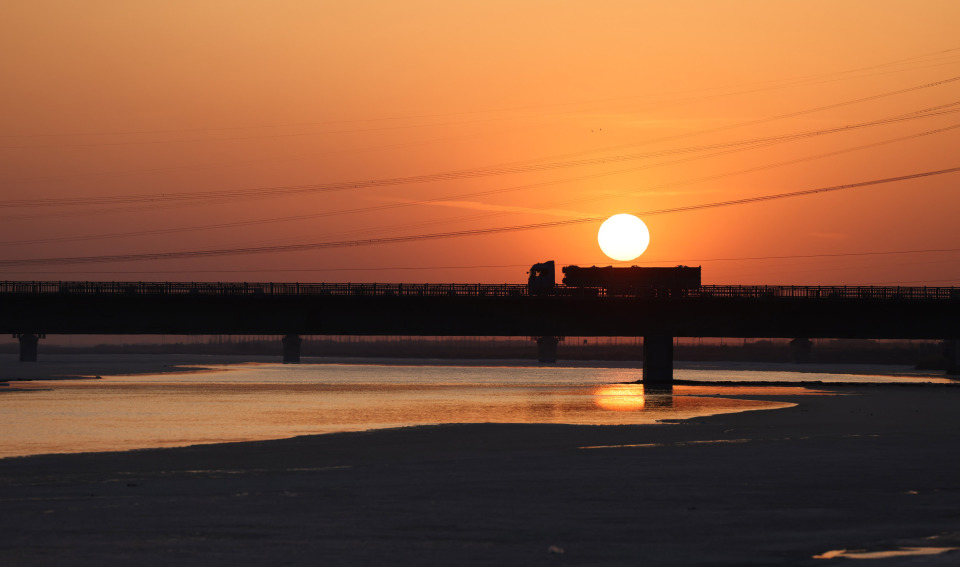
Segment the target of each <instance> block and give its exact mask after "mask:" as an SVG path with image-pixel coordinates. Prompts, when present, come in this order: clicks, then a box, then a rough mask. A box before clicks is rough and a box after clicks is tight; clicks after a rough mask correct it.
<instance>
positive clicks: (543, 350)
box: [534, 335, 560, 363]
mask: <svg viewBox="0 0 960 567" xmlns="http://www.w3.org/2000/svg"><path fill="white" fill-rule="evenodd" d="M534 338H535V339H536V341H537V360H538V361H540V362H551V363H552V362H556V361H557V344H559V343H560V338H559V337H554V336H550V335H548V336H545V337H534Z"/></svg>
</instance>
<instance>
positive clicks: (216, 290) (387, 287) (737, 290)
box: [0, 281, 960, 301]
mask: <svg viewBox="0 0 960 567" xmlns="http://www.w3.org/2000/svg"><path fill="white" fill-rule="evenodd" d="M0 293H3V294H71V295H73V294H76V295H138V296H160V295H200V296H209V295H213V296H232V295H239V296H244V295H270V296H312V295H331V296H424V297H440V296H443V297H447V296H454V297H523V296H528V295H530V293H529V292H528V289H527V286H525V285H517V284H405V283H396V284H391V283H274V282H268V283H263V282H242V283H231V282H69V281H64V282H52V281H4V282H0ZM547 295H548V296H549V295H554V296H558V297H581V298H583V297H598V298H602V297H660V298H670V297H678V298H679V297H683V298H691V299H695V298H722V299H789V298H797V299H846V300H849V299H854V300H857V299H863V300H884V299H889V300H902V301H928V300H936V301H943V300H956V301H960V287H905V286H795V285H786V286H784V285H705V286H700V287H698V288H690V289H661V290H658V289H642V288H641V289H621V290H616V291H608V290H605V289H602V288H574V287H564V286H557V287H556V288H555V289H554V290H553V292H552V293H550V294H547Z"/></svg>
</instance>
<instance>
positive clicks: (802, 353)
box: [790, 337, 813, 363]
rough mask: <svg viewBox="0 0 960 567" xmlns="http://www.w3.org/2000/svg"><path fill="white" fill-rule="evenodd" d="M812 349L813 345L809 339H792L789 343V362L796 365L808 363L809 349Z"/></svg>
mask: <svg viewBox="0 0 960 567" xmlns="http://www.w3.org/2000/svg"><path fill="white" fill-rule="evenodd" d="M812 348H813V343H812V342H810V339H807V338H804V337H798V338H796V339H793V340H792V341H790V358H791V360H793V361H794V362H798V363H807V362H810V349H812Z"/></svg>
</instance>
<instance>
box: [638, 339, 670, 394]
mask: <svg viewBox="0 0 960 567" xmlns="http://www.w3.org/2000/svg"><path fill="white" fill-rule="evenodd" d="M643 382H644V384H669V383H671V382H673V337H671V336H669V335H651V336H648V337H643Z"/></svg>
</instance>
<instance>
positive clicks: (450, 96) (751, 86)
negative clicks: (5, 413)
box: [0, 0, 960, 285]
mask: <svg viewBox="0 0 960 567" xmlns="http://www.w3.org/2000/svg"><path fill="white" fill-rule="evenodd" d="M957 29H960V3H958V2H955V1H953V0H943V1H922V2H916V1H913V2H906V1H902V2H901V1H893V0H886V1H880V0H864V1H846V2H835V1H811V0H805V1H783V2H768V1H762V0H757V1H741V0H731V1H728V2H714V1H700V2H697V1H678V2H641V1H623V2H602V3H595V2H579V1H556V0H550V1H546V0H544V1H529V2H517V1H515V0H511V1H502V2H495V1H490V2H476V3H461V2H448V1H440V0H437V1H427V0H405V1H404V2H392V1H391V2H387V1H382V2H374V1H371V2H315V1H306V0H303V1H288V2H250V1H243V0H222V1H203V0H197V1H189V2H186V1H183V2H180V1H175V2H170V1H166V0H163V1H160V0H157V1H150V0H140V1H137V2H129V1H127V0H115V1H99V0H87V1H85V2H72V1H67V0H63V1H53V0H50V1H20V0H13V1H8V2H4V3H3V4H2V6H0V51H2V53H3V54H4V56H3V57H0V76H3V77H4V86H3V88H2V89H0V108H2V109H3V110H2V112H0V136H2V137H0V201H2V205H0V207H2V210H0V217H2V222H0V279H94V280H143V281H148V280H248V281H294V280H298V281H382V282H398V281H404V282H418V281H428V282H489V283H498V282H521V281H524V280H525V277H526V276H525V273H526V269H527V268H528V267H529V265H530V264H533V263H534V262H539V261H544V260H548V259H553V260H556V261H557V262H558V263H560V264H572V263H577V264H587V265H589V264H603V265H607V264H611V263H612V262H611V261H610V260H608V259H606V258H605V257H604V256H603V254H602V252H601V251H600V249H599V247H598V246H597V243H596V231H597V228H598V227H599V224H600V223H599V222H581V223H578V224H571V225H568V226H564V227H554V228H543V229H537V230H523V231H506V232H501V233H497V234H488V235H481V236H476V235H475V236H463V237H456V238H438V239H426V240H425V239H414V240H412V241H408V242H403V243H389V244H380V245H373V246H339V247H334V248H317V247H314V248H310V249H307V250H300V251H283V252H273V253H258V254H215V255H210V256H205V257H202V258H167V259H153V260H139V261H124V262H117V261H114V262H88V263H69V262H63V261H61V262H55V263H46V264H39V265H31V264H23V263H20V264H18V263H11V262H10V261H12V260H33V259H42V258H70V257H99V256H108V255H109V256H112V255H124V254H142V253H174V252H182V251H192V250H230V249H236V248H254V249H256V248H262V247H265V246H275V245H293V244H323V243H331V242H349V241H354V240H368V239H376V238H392V237H405V236H413V237H419V236H421V235H430V234H435V233H446V232H452V231H464V230H466V231H470V230H486V229H492V228H499V227H509V226H519V225H527V224H535V223H543V222H553V221H561V220H571V219H583V218H594V217H605V216H609V215H613V214H616V213H621V212H634V213H640V212H646V211H655V210H662V209H675V208H682V207H687V206H693V205H700V204H705V203H714V202H721V201H729V200H736V199H742V198H748V197H756V196H764V195H772V194H779V193H789V192H793V191H802V190H807V189H816V188H826V187H832V186H837V185H845V184H851V183H858V182H864V181H871V180H879V179H884V178H889V177H897V176H904V175H910V174H914V173H923V172H930V171H936V170H942V169H949V168H953V167H958V166H960V152H958V151H957V148H958V147H960V127H957V128H956V129H952V130H944V129H948V128H951V127H953V126H955V125H958V124H960V112H956V111H957V110H960V105H958V106H953V107H950V106H946V107H944V105H949V104H951V103H957V102H958V101H960V80H954V81H952V82H950V81H949V79H952V78H956V77H960V40H958V39H957V33H956V31H957ZM941 81H947V82H944V83H942V84H937V83H940V82H941ZM913 87H923V88H913ZM908 89H913V90H909V91H908V92H902V93H899V94H889V93H896V92H897V91H906V90H908ZM937 107H943V108H939V109H937V110H935V111H933V112H928V114H930V115H928V116H919V117H918V116H917V115H916V114H913V113H916V112H918V111H922V110H926V109H934V108H937ZM817 109H819V110H817ZM908 115H909V116H908ZM894 117H899V118H900V119H899V120H897V121H895V122H892V123H886V124H879V125H876V124H875V125H871V126H868V125H866V124H868V123H872V122H876V121H879V120H884V119H889V118H894ZM847 126H856V127H851V128H848V129H846V131H842V132H830V131H831V130H835V129H838V128H841V127H847ZM928 132H929V134H927V135H922V136H921V134H924V133H928ZM801 133H802V134H807V135H806V136H805V137H803V138H801V139H795V138H789V137H788V136H790V135H794V134H801ZM758 139H766V140H767V141H766V142H765V143H763V144H757V143H754V144H748V143H746V142H749V141H756V140H758ZM864 146H871V147H864ZM465 171H467V172H472V173H470V174H468V175H464V174H462V172H465ZM438 174H452V175H438ZM418 176H422V177H426V178H425V179H424V178H421V179H405V178H410V177H418ZM430 176H434V177H439V178H437V179H429V177H430ZM384 180H387V181H388V182H383V181H384ZM370 181H378V182H377V183H373V184H371V183H369V182H370ZM294 187H300V188H302V189H303V190H301V191H297V192H293V193H291V192H289V191H287V189H290V188H294ZM958 187H960V173H951V174H943V175H936V176H931V177H927V178H923V179H915V180H908V181H901V182H897V183H890V184H883V185H872V186H866V187H860V188H851V189H845V190H841V191H836V192H831V193H822V194H818V195H814V196H805V197H797V198H789V199H782V200H777V201H771V202H765V203H757V204H748V205H739V206H730V207H720V208H709V209H705V210H700V211H694V212H677V213H672V214H661V215H654V216H643V217H642V218H643V219H644V220H645V221H646V223H647V224H648V226H649V228H650V232H651V243H650V247H649V249H648V250H647V252H646V254H644V255H643V256H642V257H641V258H639V259H638V260H637V261H636V263H639V262H643V263H645V264H654V265H656V264H663V265H674V264H677V263H686V264H692V265H700V264H702V265H703V278H704V282H705V283H739V284H888V283H889V284H898V283H902V284H907V285H911V284H913V285H960V230H958V229H957V228H956V226H957V219H956V217H957V210H958V207H957V205H958V201H960V197H958V192H957V189H958ZM257 189H264V190H265V191H263V192H262V195H261V197H260V198H251V197H250V196H249V193H250V192H251V191H253V190H257ZM210 192H213V193H215V194H216V195H215V196H218V197H222V196H227V197H228V198H217V199H214V200H210V199H207V200H203V199H199V197H200V196H202V195H203V194H204V193H210ZM156 195H163V197H159V198H157V197H155V196H156ZM138 196H139V197H147V198H146V199H143V200H140V201H136V200H134V201H133V202H131V198H136V197H138ZM95 198H120V199H119V200H114V201H112V202H103V201H99V202H98V201H91V200H92V199H95ZM65 199H80V201H79V202H73V203H68V202H64V200H65ZM18 201H29V202H19V203H18ZM19 205H29V206H19ZM357 209H360V210H357ZM932 249H936V250H941V251H940V252H916V251H922V250H932ZM944 249H955V250H954V251H947V252H944V251H942V250H944ZM909 251H913V252H909ZM890 252H909V253H902V254H900V253H898V254H890ZM877 253H879V254H877ZM840 254H851V255H847V256H837V255H840ZM771 257H774V258H771ZM758 258H760V259H758Z"/></svg>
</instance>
